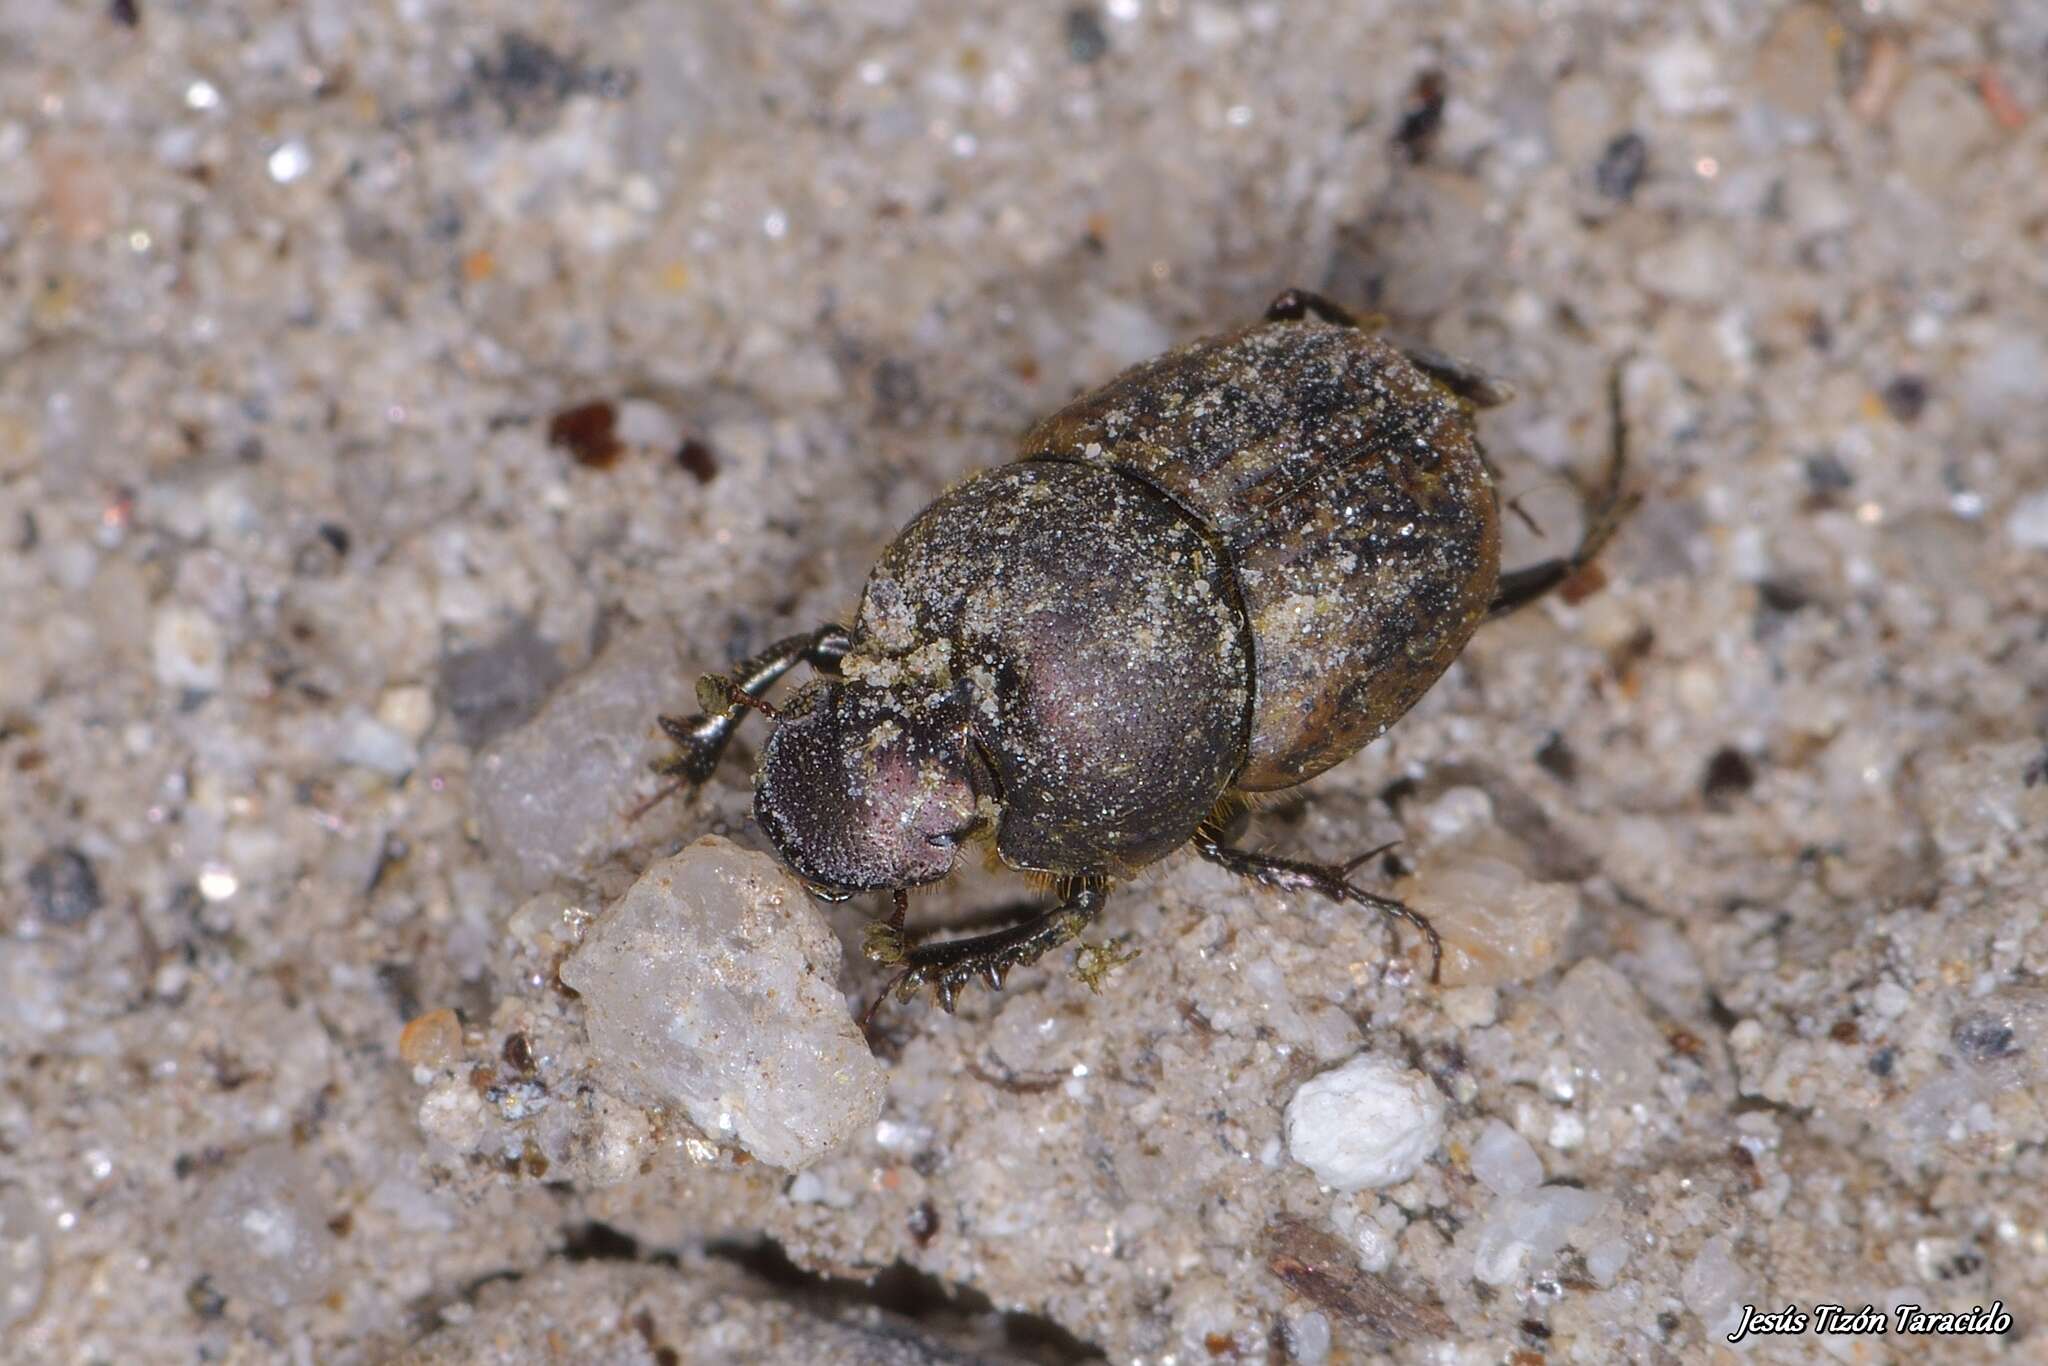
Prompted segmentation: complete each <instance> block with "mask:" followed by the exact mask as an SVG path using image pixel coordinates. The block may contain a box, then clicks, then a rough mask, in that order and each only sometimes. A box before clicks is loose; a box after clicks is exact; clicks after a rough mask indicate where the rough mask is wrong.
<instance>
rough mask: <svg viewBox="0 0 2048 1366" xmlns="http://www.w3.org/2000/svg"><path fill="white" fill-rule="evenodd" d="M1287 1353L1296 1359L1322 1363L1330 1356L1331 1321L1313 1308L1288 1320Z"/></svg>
mask: <svg viewBox="0 0 2048 1366" xmlns="http://www.w3.org/2000/svg"><path fill="white" fill-rule="evenodd" d="M1287 1354H1288V1355H1289V1356H1291V1357H1292V1358H1294V1360H1296V1361H1300V1362H1305V1363H1310V1364H1311V1366H1313V1364H1314V1363H1320V1362H1323V1361H1327V1360H1329V1357H1330V1321H1329V1320H1328V1319H1326V1318H1324V1317H1323V1316H1322V1315H1321V1314H1319V1313H1317V1312H1316V1311H1315V1310H1313V1309H1311V1310H1309V1312H1308V1313H1306V1314H1303V1315H1301V1316H1300V1317H1299V1318H1292V1319H1289V1320H1288V1321H1287Z"/></svg>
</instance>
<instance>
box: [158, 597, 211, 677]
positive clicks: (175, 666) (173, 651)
mask: <svg viewBox="0 0 2048 1366" xmlns="http://www.w3.org/2000/svg"><path fill="white" fill-rule="evenodd" d="M150 644H151V647H152V654H153V655H154V657H155V661H156V676H157V681H158V682H160V683H162V684H163V685H164V686H165V687H167V688H178V689H181V690H184V691H190V692H218V691H219V690H220V685H221V682H222V680H223V679H224V677H225V676H226V671H227V645H226V643H225V642H224V641H223V640H222V639H221V633H220V627H219V625H218V624H216V623H215V622H214V620H213V618H212V617H209V616H208V615H206V613H204V612H202V611H200V610H199V609H198V608H196V607H187V606H184V605H182V604H173V605H171V606H168V607H165V608H163V609H162V610H161V611H159V612H158V613H157V614H156V630H155V632H154V633H153V634H152V636H151V637H150Z"/></svg>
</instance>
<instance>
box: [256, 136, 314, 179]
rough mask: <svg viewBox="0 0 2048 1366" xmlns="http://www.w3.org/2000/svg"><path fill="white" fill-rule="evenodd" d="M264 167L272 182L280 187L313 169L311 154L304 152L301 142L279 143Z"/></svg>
mask: <svg viewBox="0 0 2048 1366" xmlns="http://www.w3.org/2000/svg"><path fill="white" fill-rule="evenodd" d="M264 166H265V168H266V169H268V170H269V172H270V178H271V179H272V180H274V181H276V182H277V183H278V184H280V185H289V184H291V183H292V182H293V181H294V180H297V179H298V178H299V177H300V176H302V175H304V174H305V173H306V172H307V171H309V170H311V169H312V168H313V154H312V153H311V152H309V151H307V150H306V144H305V143H303V142H285V143H280V144H279V145H278V146H277V148H276V149H275V150H274V151H272V152H271V154H270V157H269V159H268V160H266V161H265V162H264Z"/></svg>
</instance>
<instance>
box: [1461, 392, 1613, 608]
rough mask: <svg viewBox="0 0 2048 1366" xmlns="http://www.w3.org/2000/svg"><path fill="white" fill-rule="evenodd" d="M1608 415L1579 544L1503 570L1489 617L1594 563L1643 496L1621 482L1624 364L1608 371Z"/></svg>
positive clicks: (1521, 604) (1532, 598) (1533, 598)
mask: <svg viewBox="0 0 2048 1366" xmlns="http://www.w3.org/2000/svg"><path fill="white" fill-rule="evenodd" d="M1607 420H1608V429H1607V430H1608V437H1607V444H1608V450H1607V473H1606V475H1605V477H1604V478H1603V479H1602V480H1601V489H1600V492H1599V494H1598V495H1597V496H1596V497H1594V498H1590V499H1588V500H1587V505H1588V510H1587V515H1586V529H1585V531H1584V532H1582V533H1581V534H1580V536H1579V544H1578V546H1577V548H1576V549H1574V550H1573V551H1572V553H1571V554H1569V555H1566V556H1563V557H1561V558H1559V559H1555V560H1539V561H1538V562H1537V563H1535V564H1529V565H1523V566H1522V567H1521V568H1520V569H1511V570H1509V571H1508V572H1506V573H1504V574H1502V575H1501V576H1500V584H1499V586H1498V587H1497V588H1496V589H1495V590H1494V594H1493V601H1492V602H1491V603H1489V604H1487V608H1486V619H1487V620H1488V621H1493V620H1495V619H1496V618H1498V617H1504V616H1506V615H1508V614H1509V613H1510V612H1514V611H1517V610H1519V609H1521V608H1523V607H1527V606H1528V605H1529V604H1530V603H1532V602H1534V601H1536V600H1537V599H1538V598H1540V597H1542V596H1543V595H1544V594H1546V593H1548V592H1550V591H1551V590H1552V589H1554V588H1556V587H1557V586H1558V585H1559V584H1562V583H1563V582H1564V581H1565V580H1566V579H1569V578H1570V577H1571V576H1572V575H1574V574H1576V573H1578V572H1579V571H1580V570H1581V569H1584V568H1585V567H1586V566H1587V565H1589V564H1591V563H1592V562H1593V560H1594V558H1595V557H1596V556H1598V555H1599V553H1600V552H1601V551H1602V550H1604V549H1605V548H1606V547H1607V542H1608V541H1610V540H1611V539H1613V537H1614V533H1615V532H1616V531H1617V530H1619V529H1620V527H1621V524H1622V521H1623V520H1624V519H1625V518H1627V516H1628V514H1629V513H1630V512H1632V511H1634V509H1635V506H1636V504H1637V503H1639V502H1641V501H1642V496H1641V495H1640V494H1635V493H1628V492H1625V491H1624V490H1623V489H1622V486H1621V485H1622V476H1623V475H1624V474H1625V473H1626V472H1627V470H1628V422H1627V420H1626V418H1625V417H1624V416H1623V413H1622V402H1621V366H1620V365H1619V364H1617V365H1616V366H1615V367H1614V369H1613V371H1612V372H1611V373H1609V375H1608V376H1607Z"/></svg>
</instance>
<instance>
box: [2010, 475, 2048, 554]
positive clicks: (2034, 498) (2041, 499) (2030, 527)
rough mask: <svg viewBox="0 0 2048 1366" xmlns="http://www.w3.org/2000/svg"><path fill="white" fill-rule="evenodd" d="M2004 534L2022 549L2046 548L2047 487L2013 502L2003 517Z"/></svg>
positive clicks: (2047, 525) (2047, 528)
mask: <svg viewBox="0 0 2048 1366" xmlns="http://www.w3.org/2000/svg"><path fill="white" fill-rule="evenodd" d="M2005 534H2006V535H2008V536H2010V537H2012V543H2013V544H2014V545H2016V546H2018V547H2019V548H2020V549H2022V550H2048V489H2042V490H2041V491H2040V492H2038V493H2030V494H2028V495H2027V496H2026V497H2024V498H2022V499H2020V500H2019V502H2017V503H2015V504H2013V509H2012V512H2011V514H2010V515H2009V516H2007V517H2006V519H2005Z"/></svg>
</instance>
